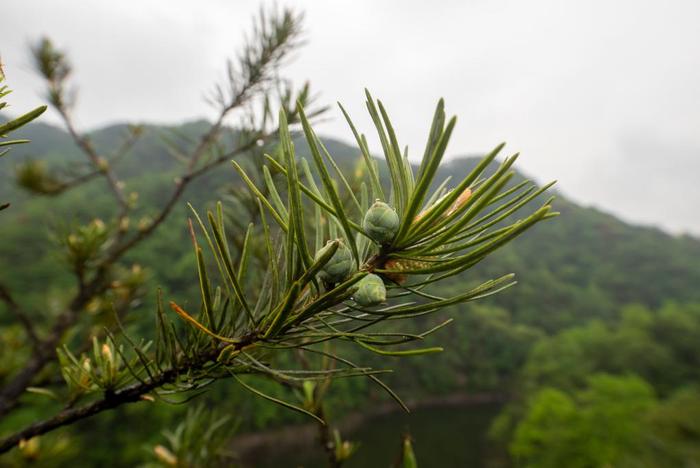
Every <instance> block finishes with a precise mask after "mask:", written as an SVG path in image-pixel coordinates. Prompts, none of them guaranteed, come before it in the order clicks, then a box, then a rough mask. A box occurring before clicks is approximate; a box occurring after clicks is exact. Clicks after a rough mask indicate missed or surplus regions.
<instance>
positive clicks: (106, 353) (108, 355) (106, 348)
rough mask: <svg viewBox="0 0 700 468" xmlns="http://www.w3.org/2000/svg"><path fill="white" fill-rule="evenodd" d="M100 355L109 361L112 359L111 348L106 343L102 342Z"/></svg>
mask: <svg viewBox="0 0 700 468" xmlns="http://www.w3.org/2000/svg"><path fill="white" fill-rule="evenodd" d="M102 357H103V358H104V359H105V360H107V361H109V362H110V363H111V362H112V360H113V359H114V354H113V353H112V348H111V347H110V346H109V345H108V344H107V343H102Z"/></svg>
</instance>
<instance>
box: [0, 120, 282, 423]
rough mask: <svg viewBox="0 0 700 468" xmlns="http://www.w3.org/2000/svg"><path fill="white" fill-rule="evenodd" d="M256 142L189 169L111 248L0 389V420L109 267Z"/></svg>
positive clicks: (207, 139) (52, 356)
mask: <svg viewBox="0 0 700 468" xmlns="http://www.w3.org/2000/svg"><path fill="white" fill-rule="evenodd" d="M222 120H223V116H222V117H221V118H220V119H219V125H218V126H217V125H214V126H212V128H211V129H210V131H209V132H207V134H206V135H204V136H203V137H202V140H201V142H200V144H199V145H198V147H197V150H195V152H194V153H193V157H192V158H191V159H192V160H193V159H195V157H197V158H198V157H199V156H201V154H203V153H204V152H205V151H206V149H207V147H208V145H209V144H210V143H211V142H213V139H214V134H213V133H212V131H215V132H216V133H218V131H219V130H220V128H221V123H220V122H221V121H222ZM271 136H272V134H267V135H265V136H262V137H261V139H263V140H267V139H269V138H271ZM256 141H257V140H256V139H255V138H253V139H251V141H250V142H248V143H246V144H244V145H243V146H240V147H238V148H236V149H234V150H233V151H231V152H229V153H227V154H225V155H222V156H221V157H219V158H217V159H215V160H213V161H211V162H209V163H207V164H205V165H203V166H202V167H200V168H198V169H189V170H188V173H187V175H185V176H184V177H182V178H181V179H180V181H179V182H178V184H177V186H176V188H175V190H174V191H173V193H172V195H171V196H170V198H169V199H168V201H167V202H166V204H165V205H164V206H163V208H162V209H161V211H160V213H159V215H158V216H157V217H156V218H155V220H154V221H153V222H152V223H151V224H150V225H149V226H148V227H147V228H146V229H144V230H142V231H139V233H138V234H137V235H136V236H134V237H132V238H130V239H128V240H126V241H124V242H123V243H121V244H117V245H116V246H115V248H114V249H113V250H112V251H111V252H110V253H109V254H108V256H107V257H106V258H105V260H104V261H103V262H102V263H101V265H100V267H99V268H98V271H97V273H96V274H95V276H94V278H93V279H92V280H91V281H89V282H88V283H87V284H86V285H81V287H80V288H79V291H78V294H77V295H76V297H75V298H74V299H73V301H72V302H71V304H70V306H69V307H68V308H67V309H66V310H65V311H64V312H63V313H62V314H61V315H59V316H58V318H57V320H56V323H55V324H54V326H53V328H52V329H51V331H50V333H49V335H48V336H47V337H46V338H45V339H44V340H42V341H41V342H40V343H38V345H37V346H36V347H35V350H34V353H33V354H32V357H31V358H30V359H29V361H28V362H27V363H26V364H25V366H24V367H23V369H22V371H20V372H19V373H18V374H16V375H15V377H14V378H13V379H12V380H11V381H10V382H9V383H8V384H7V385H5V386H4V387H3V388H2V389H0V417H2V416H4V415H5V414H7V413H8V412H9V411H10V410H11V409H12V408H14V407H15V403H16V400H17V399H18V398H19V397H20V396H21V395H22V394H23V393H24V391H25V390H26V389H27V387H29V386H30V385H31V383H32V380H33V379H34V377H36V375H37V374H38V373H39V372H41V370H42V369H44V367H46V365H47V364H49V363H51V362H53V361H55V360H56V352H55V350H56V346H57V345H58V344H59V343H60V341H61V339H62V338H63V335H64V334H65V332H66V331H67V330H68V329H69V328H70V327H71V326H73V325H74V324H75V322H76V321H77V319H78V318H79V316H80V311H82V309H83V308H84V307H85V306H86V305H87V304H88V303H89V302H90V300H92V298H94V297H95V296H96V295H98V294H100V293H102V292H104V290H105V288H106V287H107V284H106V281H105V279H106V276H107V272H108V271H109V268H110V266H111V265H113V264H114V263H115V262H116V261H118V260H119V259H120V258H121V257H122V256H123V255H124V254H126V253H127V252H128V251H129V250H131V249H132V248H133V247H135V246H136V245H137V244H139V243H140V242H142V241H143V240H145V239H147V238H148V237H149V236H150V235H151V234H153V232H154V231H155V230H156V229H157V228H158V227H159V226H160V225H161V224H162V223H163V221H165V219H166V218H167V217H168V215H169V214H170V213H171V212H172V210H173V208H174V207H175V205H176V203H177V202H178V200H179V199H180V198H181V197H182V195H183V193H184V191H185V189H186V188H187V186H188V185H189V184H190V183H191V182H192V181H193V180H195V179H196V178H198V177H201V176H202V175H204V174H206V173H207V172H208V171H209V170H211V169H212V168H214V167H216V166H218V165H220V164H222V163H223V162H225V161H228V160H229V159H230V158H233V157H235V156H237V155H240V154H242V153H245V152H246V151H249V150H250V149H252V148H254V147H255V146H256V144H257V143H256Z"/></svg>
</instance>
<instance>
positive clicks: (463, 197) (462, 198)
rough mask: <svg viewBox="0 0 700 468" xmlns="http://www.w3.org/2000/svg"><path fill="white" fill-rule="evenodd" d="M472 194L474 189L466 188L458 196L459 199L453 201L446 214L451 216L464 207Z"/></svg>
mask: <svg viewBox="0 0 700 468" xmlns="http://www.w3.org/2000/svg"><path fill="white" fill-rule="evenodd" d="M471 196H472V191H471V190H470V189H468V188H465V189H464V191H463V192H462V193H460V194H459V197H457V199H456V200H455V201H454V202H452V205H450V207H449V208H448V209H447V212H446V213H445V216H450V215H451V214H452V213H454V212H456V211H457V210H459V209H460V208H462V207H463V206H464V205H465V204H466V203H467V201H468V200H469V197H471Z"/></svg>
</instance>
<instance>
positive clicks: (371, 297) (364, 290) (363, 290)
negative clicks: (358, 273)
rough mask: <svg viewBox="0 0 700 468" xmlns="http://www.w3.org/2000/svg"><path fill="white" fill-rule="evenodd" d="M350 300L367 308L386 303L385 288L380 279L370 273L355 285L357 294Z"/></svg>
mask: <svg viewBox="0 0 700 468" xmlns="http://www.w3.org/2000/svg"><path fill="white" fill-rule="evenodd" d="M352 298H353V299H354V300H355V302H356V303H357V304H358V305H361V306H363V307H369V306H373V305H378V304H381V303H382V302H384V301H386V287H385V286H384V281H382V279H381V278H380V277H379V276H377V275H375V274H373V273H370V274H368V275H367V276H365V277H364V278H362V279H361V280H360V282H359V283H358V284H357V292H355V294H353V296H352Z"/></svg>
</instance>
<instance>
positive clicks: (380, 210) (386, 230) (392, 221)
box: [362, 200, 400, 244]
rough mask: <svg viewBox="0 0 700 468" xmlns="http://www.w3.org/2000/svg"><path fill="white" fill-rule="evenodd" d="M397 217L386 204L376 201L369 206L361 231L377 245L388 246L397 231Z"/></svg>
mask: <svg viewBox="0 0 700 468" xmlns="http://www.w3.org/2000/svg"><path fill="white" fill-rule="evenodd" d="M399 222H400V221H399V215H397V214H396V211H394V209H393V208H392V207H390V206H389V205H387V204H386V203H384V202H382V201H379V200H377V201H376V202H374V205H372V206H370V208H369V210H367V213H365V218H364V220H362V229H364V230H365V232H366V233H367V235H368V236H369V237H371V238H372V240H374V241H375V242H377V243H378V244H388V243H390V242H391V241H392V240H394V236H396V232H397V231H398V230H399Z"/></svg>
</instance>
